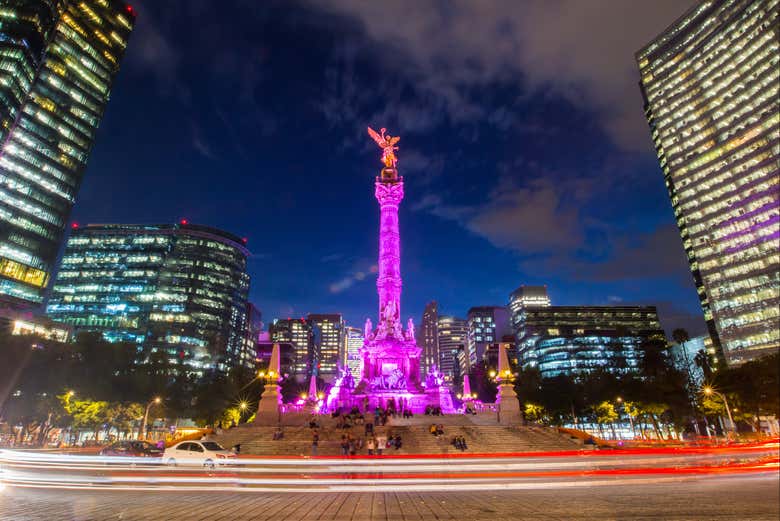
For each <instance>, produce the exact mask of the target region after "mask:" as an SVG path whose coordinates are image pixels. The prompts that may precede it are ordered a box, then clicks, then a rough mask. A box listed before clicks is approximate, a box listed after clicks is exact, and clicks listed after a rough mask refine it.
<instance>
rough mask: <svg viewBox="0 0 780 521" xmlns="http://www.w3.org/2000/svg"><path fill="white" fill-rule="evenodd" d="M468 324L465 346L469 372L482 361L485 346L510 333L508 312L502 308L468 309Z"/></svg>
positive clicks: (478, 307)
mask: <svg viewBox="0 0 780 521" xmlns="http://www.w3.org/2000/svg"><path fill="white" fill-rule="evenodd" d="M466 322H467V324H468V342H467V344H466V354H467V355H468V356H467V358H466V362H467V367H464V368H463V369H465V370H466V372H469V371H470V370H471V368H472V367H473V366H475V365H476V364H477V362H479V361H481V360H482V355H484V354H485V349H487V346H488V345H490V344H492V343H495V342H498V341H499V340H500V339H501V337H503V336H504V335H506V334H507V333H509V332H510V329H509V312H508V311H507V309H506V307H504V306H477V307H473V308H471V309H469V311H468V315H467V317H466Z"/></svg>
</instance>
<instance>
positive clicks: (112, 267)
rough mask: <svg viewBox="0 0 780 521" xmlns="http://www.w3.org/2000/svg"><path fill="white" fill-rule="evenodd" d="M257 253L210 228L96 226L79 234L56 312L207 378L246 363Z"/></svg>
mask: <svg viewBox="0 0 780 521" xmlns="http://www.w3.org/2000/svg"><path fill="white" fill-rule="evenodd" d="M247 255H248V251H247V250H246V248H245V246H244V241H243V240H242V239H239V238H238V237H235V236H233V235H231V234H229V233H226V232H223V231H221V230H217V229H214V228H210V227H206V226H198V225H192V224H178V225H165V224H163V225H121V224H117V225H90V226H86V227H83V228H79V229H76V230H73V232H72V233H71V236H70V239H69V240H68V243H67V246H66V248H65V254H64V256H63V258H62V264H61V267H60V271H59V273H58V275H57V280H56V282H55V284H54V288H53V290H52V295H51V298H50V300H49V304H48V306H47V314H48V315H49V316H50V317H51V318H52V319H54V320H57V321H60V322H64V323H66V324H70V325H71V326H73V328H74V330H75V331H76V332H79V331H100V332H101V333H102V334H103V337H104V338H106V339H107V340H109V341H112V342H116V341H125V342H134V343H136V344H137V345H138V346H139V349H142V350H144V351H145V352H146V353H152V352H155V351H158V350H164V351H165V352H167V353H168V354H169V356H170V360H171V362H183V363H185V364H187V365H188V366H189V370H191V371H193V372H196V373H202V372H203V371H206V370H209V369H217V370H225V369H227V368H229V367H230V366H232V365H235V364H240V363H244V362H245V361H246V360H244V358H245V356H244V351H245V347H246V345H245V344H246V341H245V340H246V334H247V333H246V330H247V327H248V324H247V295H248V292H249V275H247V272H246V259H247Z"/></svg>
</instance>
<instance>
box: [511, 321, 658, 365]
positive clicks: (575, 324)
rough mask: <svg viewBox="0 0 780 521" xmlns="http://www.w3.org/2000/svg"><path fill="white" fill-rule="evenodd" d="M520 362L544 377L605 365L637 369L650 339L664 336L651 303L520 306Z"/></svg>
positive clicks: (518, 333) (518, 339)
mask: <svg viewBox="0 0 780 521" xmlns="http://www.w3.org/2000/svg"><path fill="white" fill-rule="evenodd" d="M517 324H518V330H517V341H518V353H519V357H520V362H521V363H522V364H523V366H525V367H538V368H539V371H540V372H541V373H542V376H543V377H544V378H550V377H553V376H557V375H560V374H582V373H588V372H591V371H595V370H597V369H606V370H609V371H612V372H617V373H631V372H636V371H637V370H638V368H639V362H640V360H641V357H642V350H641V347H640V346H641V345H642V343H643V342H645V341H646V340H649V339H652V338H658V339H662V340H664V341H665V339H666V337H665V335H664V332H663V330H662V329H661V324H660V322H659V321H658V313H657V311H656V308H655V307H653V306H546V307H530V308H521V309H519V310H518V316H517Z"/></svg>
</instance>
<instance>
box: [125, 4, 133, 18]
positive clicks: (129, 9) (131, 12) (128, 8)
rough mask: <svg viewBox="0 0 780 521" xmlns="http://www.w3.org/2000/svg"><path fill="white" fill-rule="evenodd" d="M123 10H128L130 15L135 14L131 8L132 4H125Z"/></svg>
mask: <svg viewBox="0 0 780 521" xmlns="http://www.w3.org/2000/svg"><path fill="white" fill-rule="evenodd" d="M125 11H127V12H128V13H130V14H131V15H133V16H135V9H133V6H132V5H129V4H128V5H126V6H125Z"/></svg>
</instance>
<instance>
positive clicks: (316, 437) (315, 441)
mask: <svg viewBox="0 0 780 521" xmlns="http://www.w3.org/2000/svg"><path fill="white" fill-rule="evenodd" d="M319 444H320V433H319V432H317V430H316V429H315V430H314V432H313V433H312V435H311V455H312V456H316V455H317V446H318V445H319Z"/></svg>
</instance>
